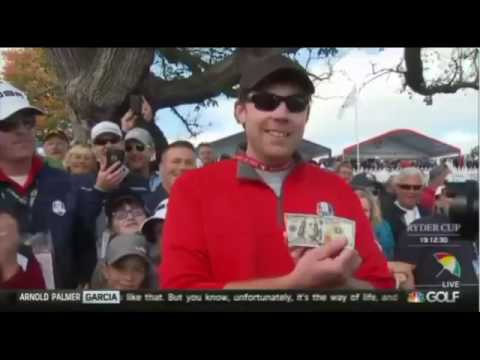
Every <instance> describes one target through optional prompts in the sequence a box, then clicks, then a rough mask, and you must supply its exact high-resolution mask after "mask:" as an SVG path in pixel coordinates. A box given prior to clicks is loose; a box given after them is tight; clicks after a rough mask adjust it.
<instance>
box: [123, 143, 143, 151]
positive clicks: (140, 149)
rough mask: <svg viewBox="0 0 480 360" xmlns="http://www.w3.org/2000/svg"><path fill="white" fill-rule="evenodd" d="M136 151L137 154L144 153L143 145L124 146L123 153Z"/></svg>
mask: <svg viewBox="0 0 480 360" xmlns="http://www.w3.org/2000/svg"><path fill="white" fill-rule="evenodd" d="M134 148H135V149H136V150H137V151H138V152H144V151H145V145H143V144H135V145H125V151H126V152H130V151H132V150H133V149H134Z"/></svg>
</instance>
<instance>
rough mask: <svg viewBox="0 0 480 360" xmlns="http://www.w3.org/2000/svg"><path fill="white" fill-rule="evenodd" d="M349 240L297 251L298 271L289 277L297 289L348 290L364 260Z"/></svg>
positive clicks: (295, 259) (296, 267)
mask: <svg viewBox="0 0 480 360" xmlns="http://www.w3.org/2000/svg"><path fill="white" fill-rule="evenodd" d="M346 245H347V241H345V240H332V241H330V242H328V243H327V244H325V245H323V246H320V247H318V248H313V249H308V250H303V251H302V250H300V249H293V250H292V256H293V257H294V261H296V266H295V269H294V270H293V271H292V272H291V273H290V274H289V280H290V282H291V284H292V287H293V288H297V289H309V288H347V287H348V286H349V285H348V284H349V283H351V280H352V278H353V274H354V273H355V271H356V270H357V269H358V267H359V266H360V264H361V262H362V260H361V258H360V256H359V255H358V253H357V251H356V250H352V249H350V248H347V247H346Z"/></svg>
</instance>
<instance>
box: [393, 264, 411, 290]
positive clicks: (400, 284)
mask: <svg viewBox="0 0 480 360" xmlns="http://www.w3.org/2000/svg"><path fill="white" fill-rule="evenodd" d="M414 269H415V266H414V265H411V264H408V263H404V262H401V261H389V262H388V270H390V272H391V273H392V274H393V276H394V277H395V283H396V288H397V289H414V288H415V279H414V276H413V270H414Z"/></svg>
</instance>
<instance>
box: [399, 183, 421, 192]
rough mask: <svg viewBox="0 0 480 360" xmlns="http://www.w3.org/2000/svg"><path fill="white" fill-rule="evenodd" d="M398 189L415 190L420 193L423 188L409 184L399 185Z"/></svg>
mask: <svg viewBox="0 0 480 360" xmlns="http://www.w3.org/2000/svg"><path fill="white" fill-rule="evenodd" d="M398 187H399V188H400V189H402V190H410V191H412V190H415V191H418V190H420V189H421V188H422V185H407V184H399V185H398Z"/></svg>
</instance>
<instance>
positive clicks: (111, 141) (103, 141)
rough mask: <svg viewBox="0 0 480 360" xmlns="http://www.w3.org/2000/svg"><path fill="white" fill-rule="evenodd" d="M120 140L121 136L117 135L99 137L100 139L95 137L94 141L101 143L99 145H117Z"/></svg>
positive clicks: (97, 143) (96, 143)
mask: <svg viewBox="0 0 480 360" xmlns="http://www.w3.org/2000/svg"><path fill="white" fill-rule="evenodd" d="M119 142H120V138H118V137H115V138H99V139H95V141H94V142H93V143H94V144H95V145H99V146H104V145H107V144H112V145H116V144H118V143H119Z"/></svg>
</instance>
